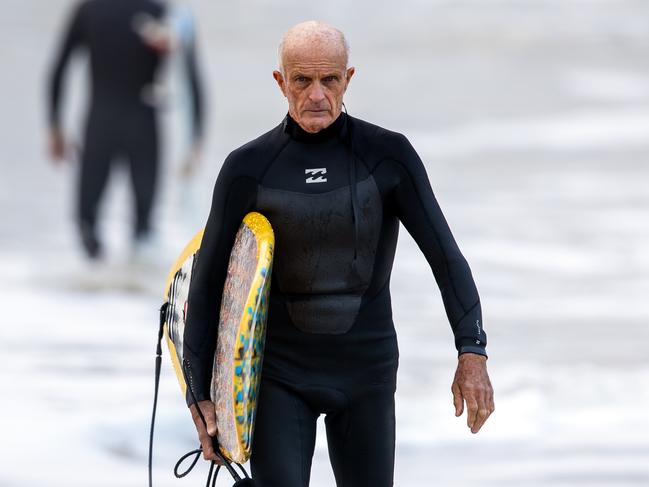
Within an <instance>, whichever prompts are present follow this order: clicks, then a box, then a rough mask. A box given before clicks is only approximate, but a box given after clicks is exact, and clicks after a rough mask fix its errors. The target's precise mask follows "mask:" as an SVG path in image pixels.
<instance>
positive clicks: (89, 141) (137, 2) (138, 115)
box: [49, 0, 202, 256]
mask: <svg viewBox="0 0 649 487" xmlns="http://www.w3.org/2000/svg"><path fill="white" fill-rule="evenodd" d="M165 13H166V12H165V6H164V4H163V3H161V2H158V1H155V0H86V1H83V2H81V3H80V4H79V5H78V6H77V8H76V10H75V11H74V13H73V15H72V18H71V21H70V24H69V27H68V29H67V31H66V32H65V36H64V39H63V43H62V46H61V48H60V52H59V54H58V56H57V58H56V61H55V63H54V66H53V70H52V74H51V77H50V86H49V122H50V126H51V127H52V128H55V129H56V128H59V127H60V126H61V116H60V105H61V92H62V84H63V76H64V72H65V68H66V66H67V64H68V61H69V59H70V56H71V54H72V53H73V52H74V51H75V49H76V48H78V47H83V48H86V49H87V51H88V53H89V56H90V68H91V69H90V74H91V83H92V86H91V99H90V107H89V112H88V117H87V123H86V131H85V140H84V144H83V151H82V155H81V171H80V178H79V200H78V219H79V224H80V228H81V234H82V239H83V243H84V246H85V248H86V250H87V252H88V253H89V254H90V255H91V256H95V255H97V253H98V252H99V241H98V239H97V235H96V228H95V227H96V219H97V211H98V206H99V202H100V199H101V196H102V193H103V191H104V189H105V186H106V182H107V180H108V175H109V171H110V166H111V163H112V162H113V161H114V159H115V158H117V157H124V158H125V159H126V161H127V162H128V164H129V167H130V173H131V181H132V186H133V194H134V200H135V201H134V202H135V237H136V238H138V237H145V236H146V234H147V233H148V232H149V229H150V221H149V219H150V214H151V208H152V204H153V200H154V195H155V190H156V179H157V173H158V129H157V120H156V107H155V102H154V93H153V84H154V81H155V78H156V74H157V72H158V70H159V68H160V65H161V62H162V60H163V56H164V55H163V53H161V52H159V51H157V50H156V49H154V48H152V47H150V46H149V45H147V44H146V43H145V42H144V40H143V38H142V37H141V35H140V33H138V32H137V29H138V25H141V23H142V22H144V21H146V19H150V20H154V21H155V20H161V19H162V18H163V17H164V15H165ZM187 60H188V63H187V67H188V75H189V80H190V86H191V88H192V92H193V102H194V103H193V108H194V133H195V137H196V138H199V137H200V135H201V131H202V110H201V90H200V84H199V82H198V75H197V70H196V62H195V56H194V54H193V50H192V51H191V52H190V54H189V55H188V56H187Z"/></svg>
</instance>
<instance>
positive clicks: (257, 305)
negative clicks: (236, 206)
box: [164, 212, 275, 463]
mask: <svg viewBox="0 0 649 487" xmlns="http://www.w3.org/2000/svg"><path fill="white" fill-rule="evenodd" d="M203 231H204V230H201V231H199V232H198V233H197V234H196V235H195V236H194V237H193V238H192V239H191V240H190V242H189V243H188V244H187V246H186V247H185V249H184V250H183V251H182V252H181V254H180V256H179V257H178V259H177V260H176V262H175V263H174V265H173V266H172V268H171V270H170V272H169V276H168V278H167V283H166V286H165V298H164V299H165V302H167V303H168V305H167V311H166V319H165V323H164V334H165V338H166V342H167V345H168V346H169V351H170V355H171V361H172V364H173V367H174V369H175V372H176V377H177V378H178V382H179V384H180V388H181V390H182V392H183V394H185V393H186V390H187V384H186V383H185V379H184V374H183V371H182V365H181V364H182V363H183V332H184V329H185V320H186V312H187V298H188V295H189V289H190V283H191V276H192V271H193V269H194V266H195V264H196V262H197V259H199V258H200V245H201V240H202V238H203ZM274 245H275V238H274V234H273V229H272V227H271V225H270V223H269V222H268V220H267V219H266V218H265V217H264V216H263V215H261V214H260V213H256V212H252V213H248V214H247V215H246V216H245V218H244V219H243V222H242V224H241V226H240V228H239V231H238V232H237V235H236V237H235V241H234V245H233V247H232V251H231V254H230V260H229V263H228V271H227V277H226V280H225V285H224V287H223V295H222V298H221V309H220V315H219V322H218V340H217V346H216V352H215V356H214V368H213V371H212V386H211V398H212V401H213V402H214V404H215V409H216V418H217V431H218V433H217V441H218V444H219V448H220V450H221V453H222V454H223V455H224V456H225V457H226V458H227V459H228V460H230V461H233V462H237V463H245V462H246V461H247V460H248V459H249V458H250V453H251V446H252V436H253V429H254V423H255V414H256V410H257V394H258V391H259V382H260V378H261V366H262V359H263V350H264V339H265V334H266V320H267V315H268V293H269V290H270V280H271V272H272V263H273V249H274ZM214 326H217V324H216V323H215V324H214Z"/></svg>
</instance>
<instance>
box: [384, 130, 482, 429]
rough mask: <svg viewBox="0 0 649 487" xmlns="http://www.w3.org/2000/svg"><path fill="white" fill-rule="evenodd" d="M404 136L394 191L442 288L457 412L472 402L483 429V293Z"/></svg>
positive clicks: (475, 422)
mask: <svg viewBox="0 0 649 487" xmlns="http://www.w3.org/2000/svg"><path fill="white" fill-rule="evenodd" d="M401 137H402V139H401V140H400V141H399V142H400V143H399V145H400V147H399V151H398V153H397V155H396V157H395V159H396V161H395V168H396V170H397V171H398V173H399V175H398V178H399V184H398V185H397V186H396V188H395V190H394V200H395V204H396V208H397V212H398V216H399V219H400V220H401V222H402V223H403V224H404V226H405V227H406V229H407V230H408V232H409V233H410V235H412V237H413V238H414V239H415V241H416V242H417V245H418V246H419V248H420V249H421V251H422V252H423V253H424V255H425V257H426V259H427V260H428V263H429V264H430V266H431V269H432V271H433V274H434V276H435V280H436V281H437V285H438V286H439V288H440V291H441V294H442V299H443V301H444V308H445V310H446V314H447V316H448V319H449V322H450V324H451V328H452V330H453V333H454V335H455V346H456V348H457V350H458V355H459V357H458V367H457V371H456V374H455V379H454V381H453V386H452V391H453V402H454V404H455V413H456V416H459V415H461V414H462V412H463V410H464V403H466V408H467V424H468V426H469V428H470V429H471V431H472V432H473V433H477V432H478V430H480V428H481V427H482V425H483V424H484V422H485V421H486V420H487V418H488V417H489V415H490V414H491V413H492V412H493V410H494V403H493V389H492V387H491V382H490V380H489V375H488V373H487V366H486V362H487V353H486V348H485V347H486V345H487V336H486V333H485V331H484V328H483V326H482V309H481V306H480V297H479V295H478V290H477V288H476V285H475V282H474V280H473V276H472V274H471V269H470V268H469V265H468V263H467V261H466V259H465V258H464V256H463V255H462V253H461V252H460V249H459V247H458V245H457V243H456V241H455V239H454V238H453V234H452V233H451V230H450V228H449V226H448V223H447V222H446V219H445V218H444V215H443V213H442V210H441V209H440V207H439V204H438V203H437V200H436V198H435V195H434V194H433V190H432V188H431V186H430V182H429V180H428V175H427V174H426V169H425V168H424V165H423V163H422V162H421V159H420V158H419V156H418V155H417V153H416V152H415V150H414V149H413V148H412V146H411V145H410V143H409V142H408V140H407V139H406V138H405V137H403V136H401Z"/></svg>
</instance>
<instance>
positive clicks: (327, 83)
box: [273, 21, 354, 133]
mask: <svg viewBox="0 0 649 487" xmlns="http://www.w3.org/2000/svg"><path fill="white" fill-rule="evenodd" d="M348 54H349V48H348V46H347V41H346V40H345V36H344V35H343V33H342V32H340V31H339V30H338V29H336V28H335V27H332V26H330V25H327V24H324V23H322V22H315V21H310V22H302V23H301V24H297V25H296V26H295V27H292V28H291V29H289V30H288V31H287V32H286V33H285V34H284V35H283V36H282V42H281V43H280V45H279V71H273V77H274V78H275V81H277V84H278V85H279V88H280V89H281V90H282V93H283V94H284V96H285V97H286V99H287V100H288V113H289V115H290V116H291V117H292V118H293V120H295V121H296V122H297V123H298V125H300V127H302V128H303V129H304V130H306V131H307V132H310V133H315V132H319V131H320V130H322V129H324V128H326V127H328V126H329V125H330V124H331V123H333V121H334V120H336V119H337V118H338V116H339V115H340V112H341V110H342V104H343V95H344V94H345V91H346V90H347V86H348V85H349V80H350V79H351V78H352V76H353V74H354V68H348V67H347V60H348Z"/></svg>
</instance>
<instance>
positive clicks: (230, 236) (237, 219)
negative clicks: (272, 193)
mask: <svg viewBox="0 0 649 487" xmlns="http://www.w3.org/2000/svg"><path fill="white" fill-rule="evenodd" d="M245 166H246V161H245V160H241V158H236V157H233V156H232V155H230V156H229V157H228V159H226V161H225V163H224V165H223V168H222V169H221V172H220V173H219V177H218V178H217V181H216V185H215V187H214V195H213V198H212V208H211V210H210V215H209V218H208V220H207V224H206V226H205V233H204V235H203V240H202V242H201V247H200V250H199V255H198V259H197V261H196V262H195V264H194V270H193V273H192V280H191V284H190V287H189V297H188V303H187V321H186V325H185V332H184V336H183V357H184V364H183V365H184V367H185V372H186V374H187V381H188V384H187V385H188V386H190V387H191V388H192V390H193V392H194V395H195V396H196V399H197V400H198V401H202V400H206V399H210V384H211V378H212V366H213V362H214V351H215V349H216V340H217V326H218V318H219V310H220V307H221V294H222V292H223V284H224V282H225V277H226V274H227V268H228V261H229V258H230V251H231V249H232V245H233V243H234V238H235V236H236V233H237V230H238V229H239V226H240V225H241V222H242V220H243V217H244V216H245V215H246V213H248V211H250V210H251V209H252V208H253V207H254V204H255V200H256V191H257V182H256V180H254V179H253V178H251V177H250V176H246V175H243V174H241V172H240V171H241V170H242V169H244V168H245ZM192 402H193V401H192V399H191V396H190V394H189V391H188V394H187V403H188V404H191V403H192Z"/></svg>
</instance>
